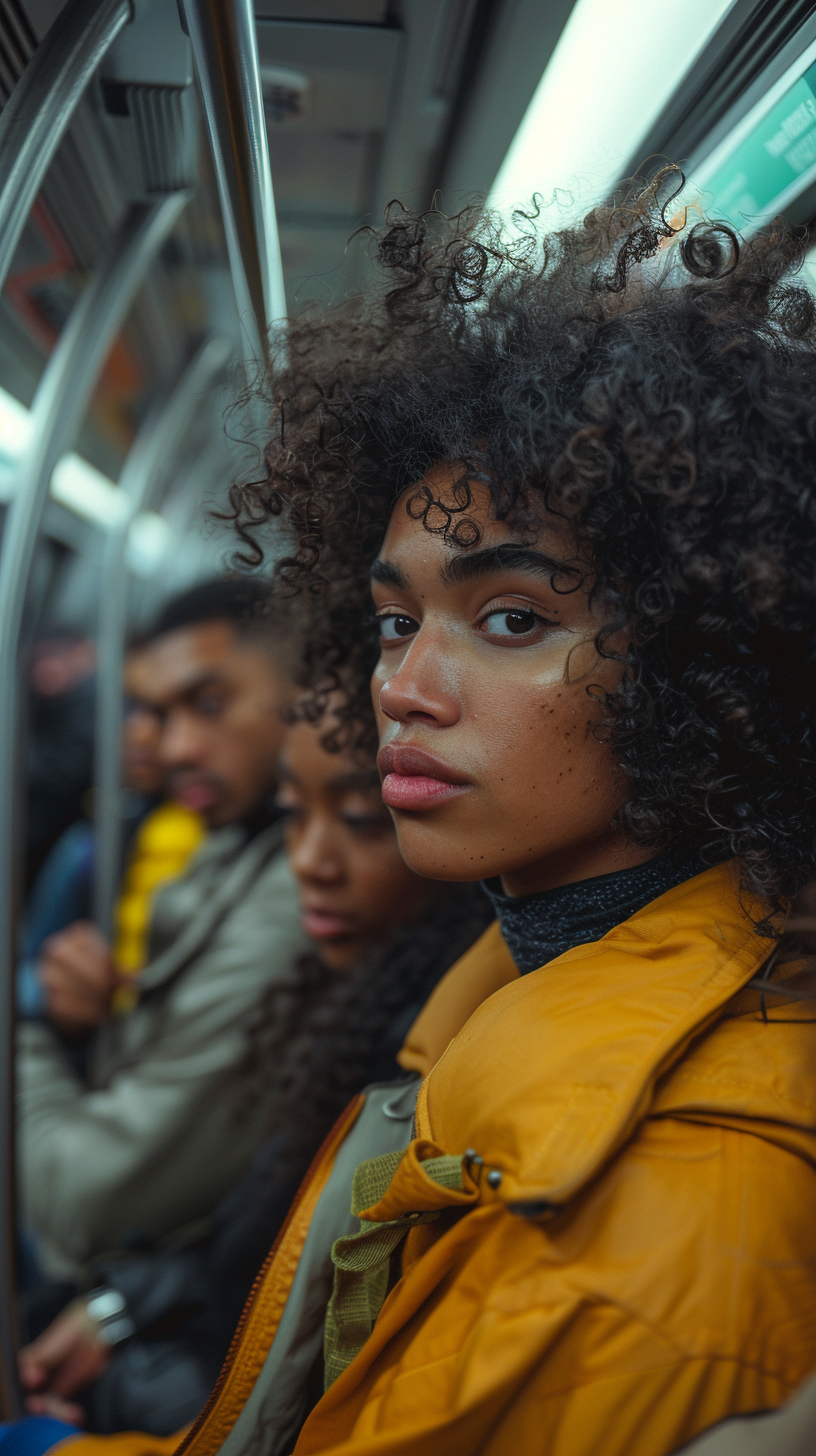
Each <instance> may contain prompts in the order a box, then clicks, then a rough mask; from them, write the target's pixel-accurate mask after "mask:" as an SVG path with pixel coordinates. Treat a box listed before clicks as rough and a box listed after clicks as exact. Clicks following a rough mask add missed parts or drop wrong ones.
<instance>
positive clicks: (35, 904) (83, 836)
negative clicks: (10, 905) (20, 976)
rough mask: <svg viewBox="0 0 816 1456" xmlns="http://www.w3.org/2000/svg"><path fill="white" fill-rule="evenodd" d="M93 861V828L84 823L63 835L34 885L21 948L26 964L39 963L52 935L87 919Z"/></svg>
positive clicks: (85, 821)
mask: <svg viewBox="0 0 816 1456" xmlns="http://www.w3.org/2000/svg"><path fill="white" fill-rule="evenodd" d="M93 861H94V828H93V824H91V823H90V822H89V821H88V820H87V819H82V820H80V821H79V823H77V824H72V825H71V827H70V829H66V831H65V833H64V834H61V835H60V837H59V839H58V840H57V842H56V844H55V845H54V847H53V849H52V850H51V851H50V853H49V854H48V856H47V857H46V860H45V862H44V864H43V866H42V869H41V870H40V872H39V874H38V875H37V878H36V880H35V881H34V885H33V887H32V890H31V894H30V896H29V900H28V905H27V907H26V918H25V930H24V932H23V937H22V945H21V947H20V950H21V954H22V958H23V960H36V959H37V956H38V955H39V953H40V948H41V946H42V943H43V941H44V940H46V939H47V937H48V936H49V935H56V933H57V931H58V930H64V929H65V927H66V925H73V923H74V921H75V920H85V919H87V916H88V911H89V908H90V893H91V878H92V875H93Z"/></svg>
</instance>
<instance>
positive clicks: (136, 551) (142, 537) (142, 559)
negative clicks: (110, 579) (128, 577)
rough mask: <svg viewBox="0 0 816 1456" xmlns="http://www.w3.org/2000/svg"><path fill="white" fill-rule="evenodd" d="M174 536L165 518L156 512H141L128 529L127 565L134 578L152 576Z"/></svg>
mask: <svg viewBox="0 0 816 1456" xmlns="http://www.w3.org/2000/svg"><path fill="white" fill-rule="evenodd" d="M172 536H173V532H172V529H171V527H170V526H169V525H168V523H167V521H166V520H165V519H164V516H160V515H158V514H157V512H156V511H139V513H138V515H135V516H134V517H133V520H132V521H131V523H130V526H129V527H128V536H127V545H126V548H125V565H126V566H127V567H128V568H129V570H130V571H132V572H133V574H134V576H141V577H149V576H152V575H153V572H154V571H155V570H156V567H157V566H158V564H159V562H160V561H161V559H162V557H163V556H164V553H165V551H166V550H167V548H168V546H169V545H170V542H171V540H172Z"/></svg>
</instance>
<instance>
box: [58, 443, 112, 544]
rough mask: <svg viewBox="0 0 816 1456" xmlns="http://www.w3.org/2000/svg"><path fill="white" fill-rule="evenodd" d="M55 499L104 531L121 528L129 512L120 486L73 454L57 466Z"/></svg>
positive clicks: (64, 457) (64, 458)
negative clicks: (120, 524) (121, 522)
mask: <svg viewBox="0 0 816 1456" xmlns="http://www.w3.org/2000/svg"><path fill="white" fill-rule="evenodd" d="M51 499H52V500H55V501H59V503H60V505H61V506H65V507H66V508H67V509H68V510H69V511H73V512H74V514H75V515H77V516H83V517H84V518H85V520H86V521H90V522H91V524H92V525H94V526H101V527H102V529H103V530H110V529H111V527H112V526H118V525H119V523H120V521H122V520H124V518H125V516H126V515H127V510H128V507H127V502H126V501H125V499H124V498H123V496H122V492H121V491H120V490H119V488H118V486H116V485H114V483H113V481H112V480H108V477H107V476H106V475H103V474H102V471H101V470H96V469H95V468H94V466H93V465H89V464H88V462H87V460H83V459H82V458H81V457H80V456H79V455H74V454H73V452H72V453H71V454H70V455H63V457H62V459H61V460H58V461H57V463H56V465H55V466H54V474H53V475H52V476H51Z"/></svg>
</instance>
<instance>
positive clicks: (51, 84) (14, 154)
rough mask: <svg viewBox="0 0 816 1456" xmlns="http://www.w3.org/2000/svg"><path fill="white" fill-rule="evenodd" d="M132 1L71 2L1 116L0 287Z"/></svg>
mask: <svg viewBox="0 0 816 1456" xmlns="http://www.w3.org/2000/svg"><path fill="white" fill-rule="evenodd" d="M131 14H132V8H131V4H130V0H70V3H69V4H68V5H66V6H65V8H64V9H63V10H61V11H60V13H59V15H58V16H57V18H56V20H55V21H54V23H53V25H52V26H51V28H50V30H49V31H48V34H47V35H46V36H45V39H44V40H43V41H42V44H41V45H39V46H38V47H37V50H36V51H35V52H34V55H33V56H32V58H31V60H30V61H29V63H28V65H27V66H26V69H25V71H24V72H23V74H22V76H21V77H20V80H19V81H18V82H17V85H16V86H15V88H14V90H13V91H12V93H11V96H10V97H9V100H8V101H7V102H6V105H5V106H4V108H3V111H2V113H0V288H2V287H3V284H4V283H5V281H6V276H7V274H8V270H9V268H10V266H11V260H12V258H13V256H14V250H15V248H16V247H17V244H18V242H19V241H20V234H21V232H22V231H23V228H24V226H25V221H26V218H27V217H28V214H29V212H30V211H31V205H32V203H33V202H34V199H35V197H36V196H37V193H38V192H39V190H40V187H41V186H42V182H43V178H44V177H45V174H46V172H47V171H48V167H49V164H50V162H51V158H52V157H53V155H54V153H55V151H56V150H57V147H58V146H59V144H60V142H61V140H62V138H63V136H64V134H65V131H66V129H67V126H68V123H69V122H70V120H71V117H72V116H73V114H74V111H75V110H76V107H77V103H78V101H79V100H80V98H81V96H82V94H83V92H84V90H85V88H86V86H87V84H88V82H89V81H90V79H91V76H92V75H93V73H94V71H95V70H96V68H97V66H98V65H99V63H100V61H101V60H102V59H103V57H104V56H105V53H106V52H107V51H108V50H109V48H110V46H111V44H112V43H113V41H114V40H115V39H116V37H117V35H118V34H119V32H120V30H121V29H122V27H123V26H124V25H125V24H126V23H127V22H128V20H130V18H131Z"/></svg>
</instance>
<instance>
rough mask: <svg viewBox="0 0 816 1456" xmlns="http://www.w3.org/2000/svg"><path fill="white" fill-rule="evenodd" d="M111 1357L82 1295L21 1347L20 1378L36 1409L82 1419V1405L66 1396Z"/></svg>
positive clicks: (86, 1382) (73, 1420) (93, 1376)
mask: <svg viewBox="0 0 816 1456" xmlns="http://www.w3.org/2000/svg"><path fill="white" fill-rule="evenodd" d="M110 1357H111V1350H110V1346H109V1345H106V1344H105V1343H104V1341H103V1340H101V1339H100V1338H99V1330H98V1326H97V1325H96V1324H95V1322H94V1321H93V1320H92V1319H91V1318H90V1317H89V1316H88V1314H87V1312H86V1310H85V1305H84V1302H83V1301H82V1300H77V1301H75V1302H74V1303H73V1304H69V1305H68V1308H67V1309H64V1310H63V1311H62V1314H60V1315H57V1318H56V1319H55V1320H52V1322H51V1324H50V1325H49V1326H48V1329H47V1330H44V1331H43V1333H42V1334H41V1335H38V1336H37V1339H36V1340H32V1342H31V1344H30V1345H26V1346H25V1348H24V1349H22V1350H21V1351H20V1384H21V1385H22V1387H23V1391H24V1392H26V1399H25V1408H26V1410H27V1411H28V1412H29V1413H30V1414H31V1415H50V1416H54V1417H56V1419H57V1420H62V1421H68V1422H70V1423H71V1424H73V1425H81V1424H82V1423H83V1420H84V1413H83V1411H82V1407H81V1406H79V1405H76V1404H75V1403H74V1402H72V1401H70V1400H67V1399H66V1397H67V1396H71V1395H76V1393H77V1391H80V1390H83V1389H84V1388H85V1386H86V1385H90V1384H91V1382H92V1381H94V1380H96V1379H97V1377H98V1376H99V1375H101V1374H102V1371H103V1370H104V1369H105V1367H106V1366H107V1364H108V1361H109V1360H110Z"/></svg>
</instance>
